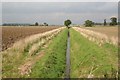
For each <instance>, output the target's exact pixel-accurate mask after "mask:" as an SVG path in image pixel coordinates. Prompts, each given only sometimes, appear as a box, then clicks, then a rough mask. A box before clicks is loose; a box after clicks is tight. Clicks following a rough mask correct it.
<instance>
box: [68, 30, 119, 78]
mask: <svg viewBox="0 0 120 80" xmlns="http://www.w3.org/2000/svg"><path fill="white" fill-rule="evenodd" d="M70 35H71V37H70V39H71V78H78V77H79V78H87V77H88V78H108V77H109V78H116V77H117V76H118V75H117V72H118V68H117V64H118V63H117V61H118V57H117V56H118V54H117V50H118V49H117V47H115V46H113V45H110V44H108V43H106V44H104V45H101V46H98V45H97V44H96V43H94V42H92V41H89V40H88V39H87V38H84V37H83V36H82V35H81V34H80V33H79V32H76V31H75V30H73V29H71V30H70Z"/></svg>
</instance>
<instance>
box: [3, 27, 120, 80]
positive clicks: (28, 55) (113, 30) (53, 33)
mask: <svg viewBox="0 0 120 80" xmlns="http://www.w3.org/2000/svg"><path fill="white" fill-rule="evenodd" d="M7 28H8V29H7ZM104 28H105V30H104V29H103V28H100V27H91V28H84V27H71V28H70V29H68V28H66V27H50V28H49V27H46V28H45V27H42V28H40V27H34V28H33V27H25V28H23V27H22V28H16V27H4V28H3V33H4V34H3V35H4V36H3V39H7V40H6V42H9V38H13V39H14V40H13V41H14V42H13V43H12V42H11V41H10V42H9V44H10V43H11V44H12V45H11V46H9V48H7V49H5V50H4V51H2V52H1V54H2V56H3V58H2V61H3V62H2V77H3V78H62V79H64V78H67V77H66V75H70V76H69V78H117V76H118V46H117V43H118V40H117V39H118V36H117V33H118V32H117V27H104ZM7 30H8V32H9V33H7ZM11 30H13V33H12V32H11ZM17 30H18V31H17ZM25 31H26V32H25ZM21 32H22V33H21ZM15 33H16V34H15ZM17 33H18V34H17ZM109 33H110V34H109ZM8 34H10V35H9V37H8ZM6 35H7V36H6ZM18 35H22V36H21V37H20V36H19V37H17V36H18ZM68 36H69V39H70V41H69V45H70V49H68V48H69V47H67V45H68V44H67V43H68ZM16 38H17V39H16ZM3 43H5V42H3ZM67 50H70V51H68V52H70V53H69V54H70V57H69V58H70V61H69V62H70V65H69V66H68V67H69V68H70V72H69V71H68V72H69V73H67V72H66V70H68V69H67V68H68V67H67V60H68V59H67V57H66V56H67Z"/></svg>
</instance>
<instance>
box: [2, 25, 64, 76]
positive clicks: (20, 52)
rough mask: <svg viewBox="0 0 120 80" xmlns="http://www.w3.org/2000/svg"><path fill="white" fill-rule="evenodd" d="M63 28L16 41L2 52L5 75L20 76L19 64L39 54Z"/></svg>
mask: <svg viewBox="0 0 120 80" xmlns="http://www.w3.org/2000/svg"><path fill="white" fill-rule="evenodd" d="M62 29H63V27H62V28H58V29H54V30H51V31H48V32H45V33H40V34H36V35H32V36H29V37H27V38H25V39H22V40H20V41H18V42H16V43H15V44H14V45H13V46H12V47H11V48H9V49H7V50H5V51H3V52H1V53H2V55H3V65H2V70H3V71H2V72H3V73H2V74H3V77H20V76H21V75H20V73H19V66H20V65H21V64H23V62H25V61H26V59H28V58H29V57H31V56H33V55H36V54H38V53H39V51H40V49H41V47H42V46H43V45H44V44H46V43H47V42H48V41H49V40H50V39H52V38H53V37H54V36H56V35H57V34H58V33H59V32H60V31H61V30H62Z"/></svg>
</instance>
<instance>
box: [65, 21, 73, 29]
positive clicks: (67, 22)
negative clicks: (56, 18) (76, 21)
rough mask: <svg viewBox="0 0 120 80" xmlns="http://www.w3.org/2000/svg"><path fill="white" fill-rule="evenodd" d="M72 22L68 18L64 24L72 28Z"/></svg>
mask: <svg viewBox="0 0 120 80" xmlns="http://www.w3.org/2000/svg"><path fill="white" fill-rule="evenodd" d="M70 24H72V22H71V20H69V19H68V20H65V21H64V25H65V26H67V27H68V28H70V27H69V25H70Z"/></svg>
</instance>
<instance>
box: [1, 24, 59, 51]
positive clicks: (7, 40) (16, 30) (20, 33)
mask: <svg viewBox="0 0 120 80" xmlns="http://www.w3.org/2000/svg"><path fill="white" fill-rule="evenodd" d="M1 28H2V34H1V33H0V34H1V36H2V50H5V49H7V48H9V47H11V46H12V45H13V44H14V43H15V42H16V41H18V40H20V39H23V38H25V37H27V36H31V35H34V34H38V33H43V32H46V31H50V30H53V29H56V28H58V27H52V26H51V27H50V26H49V27H41V26H33V27H32V26H24V27H22V26H20V27H19V26H17V27H15V26H5V27H1Z"/></svg>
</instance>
